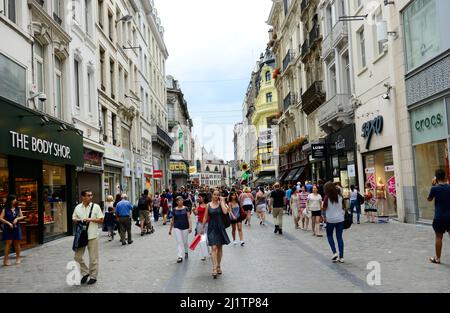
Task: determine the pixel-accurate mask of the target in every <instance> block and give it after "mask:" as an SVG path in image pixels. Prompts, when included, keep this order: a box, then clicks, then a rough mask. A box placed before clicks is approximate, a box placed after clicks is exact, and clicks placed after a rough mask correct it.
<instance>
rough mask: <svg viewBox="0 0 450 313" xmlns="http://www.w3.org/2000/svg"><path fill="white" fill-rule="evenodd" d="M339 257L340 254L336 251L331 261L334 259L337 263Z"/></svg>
mask: <svg viewBox="0 0 450 313" xmlns="http://www.w3.org/2000/svg"><path fill="white" fill-rule="evenodd" d="M338 259H339V256H338V254H337V253H335V254H334V255H333V257H332V258H331V261H333V263H336V262H337V261H338Z"/></svg>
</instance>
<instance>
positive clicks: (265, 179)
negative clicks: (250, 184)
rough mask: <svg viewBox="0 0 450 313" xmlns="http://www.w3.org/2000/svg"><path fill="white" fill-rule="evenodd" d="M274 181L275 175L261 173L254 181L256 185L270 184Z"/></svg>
mask: <svg viewBox="0 0 450 313" xmlns="http://www.w3.org/2000/svg"><path fill="white" fill-rule="evenodd" d="M274 182H275V176H273V175H263V176H260V177H258V178H257V179H256V180H255V181H254V183H255V184H256V185H261V184H272V183H274Z"/></svg>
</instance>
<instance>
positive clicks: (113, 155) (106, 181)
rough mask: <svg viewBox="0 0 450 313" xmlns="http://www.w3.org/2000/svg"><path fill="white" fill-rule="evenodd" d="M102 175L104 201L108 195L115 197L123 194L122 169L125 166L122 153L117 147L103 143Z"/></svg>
mask: <svg viewBox="0 0 450 313" xmlns="http://www.w3.org/2000/svg"><path fill="white" fill-rule="evenodd" d="M103 162H104V164H105V169H104V174H103V188H104V199H106V197H107V196H108V195H111V196H113V197H115V196H116V195H117V194H120V193H122V192H123V184H122V169H123V168H124V166H125V160H124V153H123V150H122V149H121V148H119V147H116V146H113V145H111V144H109V143H105V155H104V160H103Z"/></svg>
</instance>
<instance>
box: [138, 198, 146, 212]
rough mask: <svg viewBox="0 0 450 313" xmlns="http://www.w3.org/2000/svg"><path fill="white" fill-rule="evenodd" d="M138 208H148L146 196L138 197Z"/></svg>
mask: <svg viewBox="0 0 450 313" xmlns="http://www.w3.org/2000/svg"><path fill="white" fill-rule="evenodd" d="M137 206H138V209H139V210H143V211H144V210H148V207H147V199H146V198H144V197H141V198H140V199H139V201H138V205H137Z"/></svg>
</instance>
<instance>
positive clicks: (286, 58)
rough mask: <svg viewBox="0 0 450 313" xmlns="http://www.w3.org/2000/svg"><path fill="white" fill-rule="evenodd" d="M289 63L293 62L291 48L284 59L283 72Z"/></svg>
mask: <svg viewBox="0 0 450 313" xmlns="http://www.w3.org/2000/svg"><path fill="white" fill-rule="evenodd" d="M289 63H291V50H288V52H287V53H286V56H285V57H284V59H283V72H284V71H285V70H286V68H287V67H288V66H289Z"/></svg>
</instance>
